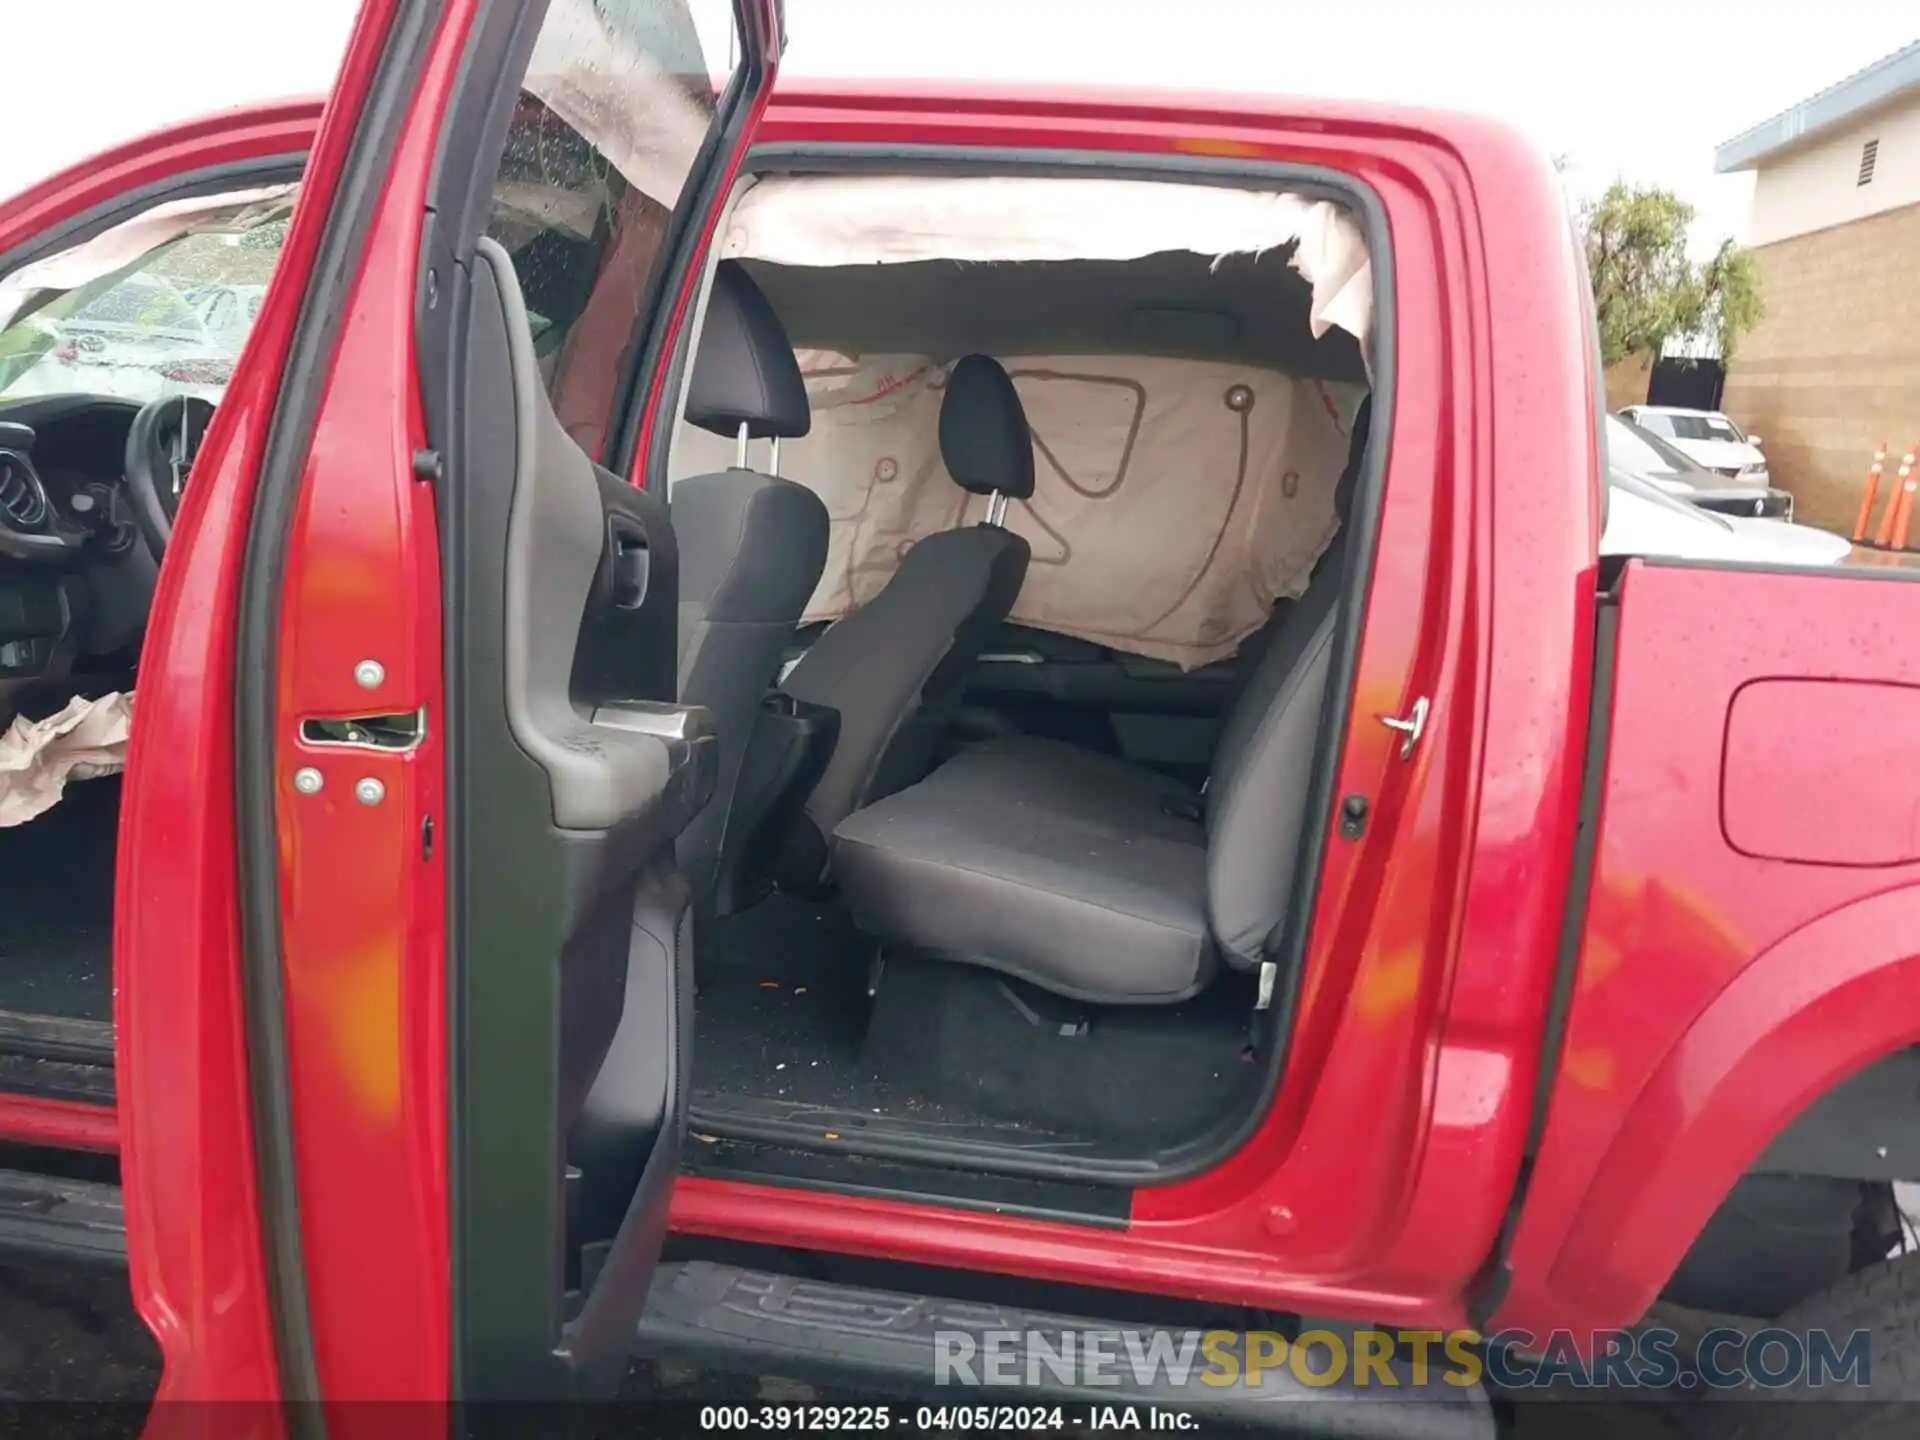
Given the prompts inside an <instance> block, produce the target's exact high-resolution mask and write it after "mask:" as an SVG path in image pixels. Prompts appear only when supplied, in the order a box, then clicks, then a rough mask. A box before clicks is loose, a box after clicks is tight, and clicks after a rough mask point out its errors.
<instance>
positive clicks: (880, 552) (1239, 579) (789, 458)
mask: <svg viewBox="0 0 1920 1440" xmlns="http://www.w3.org/2000/svg"><path fill="white" fill-rule="evenodd" d="M800 358H801V364H802V368H803V369H804V370H805V371H806V372H807V388H808V393H809V395H810V397H811V399H812V401H813V406H814V418H813V429H812V432H811V433H810V434H809V435H808V436H807V437H806V438H805V439H803V440H789V441H786V442H784V443H783V444H782V446H781V451H780V472H781V473H782V474H783V475H786V476H787V477H789V478H790V479H794V480H798V481H800V482H802V483H803V484H805V485H807V486H808V487H809V488H811V489H813V490H814V491H815V492H816V493H818V494H819V495H820V497H821V498H822V499H823V500H824V501H825V502H826V505H827V510H828V514H829V516H830V517H831V520H832V528H831V531H830V537H831V538H830V541H829V546H828V552H827V567H826V572H825V574H824V576H823V578H822V580H821V583H820V587H819V589H818V590H817V591H816V592H815V593H814V596H813V600H812V602H811V603H810V604H809V605H808V607H807V612H806V618H807V619H809V620H820V619H832V618H837V617H838V616H841V615H844V614H846V613H848V612H849V611H850V610H853V609H855V608H857V607H858V606H860V605H862V604H865V603H866V602H867V601H869V600H871V599H872V598H873V597H874V595H876V594H877V593H879V591H880V589H881V587H882V586H883V585H884V584H885V583H886V580H887V578H888V577H889V576H890V575H891V574H892V573H893V570H894V568H895V567H896V566H897V565H898V563H899V557H900V555H901V554H903V553H904V551H905V549H906V548H907V547H908V546H909V545H911V544H912V542H913V541H914V540H916V539H918V538H919V537H921V536H923V535H927V534H930V533H932V532H933V531H936V530H942V529H947V528H951V527H952V526H954V525H956V524H962V523H968V524H970V523H974V522H976V521H978V520H979V519H980V518H981V517H982V516H983V515H984V514H985V512H986V504H987V502H986V500H985V499H984V498H982V497H978V496H970V495H968V494H967V493H966V492H965V491H963V490H961V489H960V488H959V487H958V486H956V485H955V484H954V483H953V482H952V480H951V479H950V478H949V477H948V475H947V473H946V468H945V466H943V465H942V464H941V462H940V453H939V439H938V424H939V413H940V399H941V391H942V387H943V386H944V384H945V379H946V369H947V367H946V366H944V365H941V364H939V363H936V362H934V361H931V360H927V359H924V358H921V357H915V356H866V357H861V358H859V359H858V360H854V359H849V358H848V357H845V356H839V355H831V354H825V353H821V352H811V353H808V352H802V354H801V357H800ZM1005 363H1006V364H1007V366H1008V369H1009V370H1010V372H1011V373H1012V375H1013V377H1014V383H1015V385H1016V386H1017V387H1018V388H1019V391H1020V398H1021V401H1022V403H1023V404H1024V405H1025V406H1026V410H1027V418H1028V422H1029V424H1030V425H1031V427H1032V430H1033V435H1034V450H1035V454H1034V463H1035V487H1034V496H1033V499H1032V500H1031V501H1029V502H1024V503H1023V502H1017V501H1016V502H1014V503H1012V504H1010V505H1009V506H1008V511H1007V525H1008V526H1009V528H1011V529H1013V530H1015V531H1017V532H1018V533H1019V534H1021V535H1023V536H1025V537H1026V539H1027V540H1028V542H1029V543H1030V544H1031V545H1032V547H1033V563H1032V565H1031V566H1030V568H1029V569H1028V571H1027V579H1026V584H1025V586H1024V587H1023V588H1022V590H1021V592H1020V598H1019V600H1018V602H1017V603H1016V604H1015V605H1014V608H1013V619H1014V620H1015V621H1018V622H1019V623H1021V624H1026V625H1032V626H1037V627H1039V628H1041V629H1045V630H1052V631H1056V632H1058V633H1060V634H1064V635H1072V636H1077V637H1079V638H1081V639H1084V640H1090V641H1093V642H1094V643H1096V644H1101V645H1107V646H1111V647H1113V648H1115V649H1119V650H1124V651H1128V652H1131V653H1134V654H1139V655H1145V656H1150V657H1153V658H1156V659H1162V660H1168V661H1171V662H1173V663H1174V664H1177V665H1179V666H1181V667H1182V668H1185V669H1192V668H1195V667H1197V666H1200V665H1205V664H1207V663H1209V662H1211V661H1214V660H1218V659H1222V658H1224V657H1226V656H1228V655H1231V654H1232V653H1233V652H1234V651H1235V649H1237V648H1238V646H1239V644H1240V642H1241V641H1242V640H1243V639H1245V638H1246V637H1247V636H1248V635H1250V634H1251V633H1253V631H1255V630H1256V629H1258V628H1259V627H1260V626H1261V624H1263V623H1264V622H1265V620H1266V618H1267V615H1268V613H1269V611H1270V610H1271V608H1272V606H1273V603H1274V601H1275V600H1277V599H1279V598H1281V597H1283V596H1288V597H1290V596H1295V595H1298V594H1299V593H1300V591H1301V590H1303V589H1304V588H1305V586H1306V582H1307V577H1308V574H1309V572H1310V570H1311V568H1312V565H1313V562H1314V561H1315V560H1316V559H1318V558H1319V556H1320V554H1321V552H1322V551H1323V550H1325V549H1326V547H1327V544H1328V543H1329V542H1330V541H1331V540H1332V538H1333V533H1334V529H1335V525H1334V519H1333V488H1334V484H1335V482H1336V481H1337V480H1338V478H1339V475H1340V471H1341V469H1342V468H1343V467H1344V465H1345V464H1346V457H1347V439H1346V436H1347V428H1348V425H1349V423H1350V421H1351V417H1352V415H1353V412H1354V410H1355V409H1356V408H1357V407H1358V405H1359V400H1360V396H1361V394H1362V393H1363V392H1362V391H1361V390H1360V389H1359V388H1358V387H1352V386H1338V385H1328V384H1324V383H1322V382H1319V381H1303V380H1296V379H1293V378H1291V377H1289V376H1285V375H1280V374H1277V373H1275V372H1273V371H1270V370H1261V369H1257V368H1254V367H1251V366H1242V365H1218V364H1207V363H1202V362H1195V361H1183V360H1163V359H1147V358H1138V357H1126V356H1112V355H1102V356H1070V355H1068V356H1019V357H1010V358H1008V359H1007V360H1006V362H1005ZM1242 387H1243V388H1244V391H1245V393H1246V396H1247V397H1249V398H1250V399H1251V404H1250V405H1248V406H1246V407H1245V408H1244V409H1240V410H1236V409H1234V408H1232V407H1230V405H1229V403H1228V398H1227V397H1228V396H1229V394H1230V393H1236V392H1237V390H1238V389H1240V388H1242ZM1243 447H1244V448H1243ZM733 455H734V445H733V442H731V441H729V440H725V439H722V438H720V437H717V436H713V435H708V434H706V433H705V432H703V431H699V430H694V429H691V428H686V427H683V428H682V432H681V435H680V436H679V443H678V445H677V446H676V452H675V471H676V473H678V474H681V475H692V474H700V473H703V472H706V471H711V470H720V469H724V468H726V466H728V465H729V464H731V463H732V462H733ZM753 458H754V463H756V464H758V465H764V464H765V463H766V461H765V447H764V446H757V447H756V453H755V455H754V457H753Z"/></svg>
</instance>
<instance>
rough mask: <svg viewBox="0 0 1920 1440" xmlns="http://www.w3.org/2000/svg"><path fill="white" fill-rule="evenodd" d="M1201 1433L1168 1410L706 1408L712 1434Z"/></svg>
mask: <svg viewBox="0 0 1920 1440" xmlns="http://www.w3.org/2000/svg"><path fill="white" fill-rule="evenodd" d="M1069 1427H1072V1428H1073V1429H1075V1430H1141V1431H1147V1430H1157V1431H1161V1432H1163V1433H1190V1432H1195V1431H1198V1429H1199V1428H1200V1422H1199V1419H1198V1417H1196V1416H1194V1415H1191V1414H1189V1413H1187V1412H1186V1411H1184V1410H1180V1409H1177V1408H1174V1407H1171V1406H1164V1405H1087V1406H1071V1407H1069V1406H1061V1405H912V1406H909V1405H888V1404H884V1403H883V1404H874V1405H703V1406H701V1407H700V1428H701V1430H703V1431H709V1432H725V1431H734V1432H743V1433H744V1432H761V1433H781V1432H792V1431H835V1432H845V1433H859V1432H862V1431H883V1430H889V1431H899V1432H901V1433H902V1434H907V1435H914V1434H920V1435H942V1434H949V1433H953V1432H972V1433H988V1434H991V1433H996V1432H1013V1433H1028V1432H1032V1431H1042V1430H1066V1429H1067V1428H1069Z"/></svg>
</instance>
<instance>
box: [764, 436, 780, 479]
mask: <svg viewBox="0 0 1920 1440" xmlns="http://www.w3.org/2000/svg"><path fill="white" fill-rule="evenodd" d="M767 443H768V445H769V446H770V447H771V448H770V449H769V450H768V452H767V474H769V475H771V476H773V477H774V478H775V479H778V478H779V476H780V437H779V436H778V435H776V436H774V437H773V438H772V439H771V440H769V441H768V442H767Z"/></svg>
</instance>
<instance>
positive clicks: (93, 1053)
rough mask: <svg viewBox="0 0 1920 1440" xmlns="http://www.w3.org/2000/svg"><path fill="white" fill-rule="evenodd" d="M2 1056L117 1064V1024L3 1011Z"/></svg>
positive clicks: (0, 1018) (0, 1021) (0, 1023)
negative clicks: (115, 1052) (115, 1027)
mask: <svg viewBox="0 0 1920 1440" xmlns="http://www.w3.org/2000/svg"><path fill="white" fill-rule="evenodd" d="M0 1053H5V1054H7V1055H24V1056H29V1057H31V1058H33V1059H37V1060H71V1061H77V1062H79V1063H80V1064H84V1065H104V1066H107V1067H108V1068H111V1067H112V1065H113V1023H112V1022H111V1021H108V1020H82V1019H76V1018H74V1017H72V1016H69V1015H39V1014H30V1013H28V1012H27V1011H24V1010H0Z"/></svg>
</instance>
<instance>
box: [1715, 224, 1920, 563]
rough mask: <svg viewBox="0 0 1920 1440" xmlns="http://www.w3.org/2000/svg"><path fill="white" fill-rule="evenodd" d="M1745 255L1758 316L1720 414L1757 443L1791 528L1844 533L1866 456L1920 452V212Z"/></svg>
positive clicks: (1857, 504)
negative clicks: (1752, 269)
mask: <svg viewBox="0 0 1920 1440" xmlns="http://www.w3.org/2000/svg"><path fill="white" fill-rule="evenodd" d="M1754 255H1755V257H1756V258H1757V259H1758V261H1759V265H1760V274H1761V280H1762V284H1763V285H1764V287H1765V288H1764V291H1763V294H1764V295H1765V298H1766V303H1767V317H1766V319H1765V320H1763V321H1761V322H1760V324H1759V325H1758V326H1757V327H1756V328H1755V330H1754V332H1753V333H1752V334H1751V335H1749V336H1747V337H1746V339H1744V340H1743V341H1741V343H1740V348H1739V350H1738V352H1737V353H1736V354H1735V356H1734V360H1733V364H1732V366H1731V367H1730V368H1729V370H1728V372H1727V389H1726V399H1725V402H1724V406H1723V408H1724V409H1725V410H1726V412H1727V413H1728V414H1729V415H1731V416H1732V417H1733V418H1734V420H1735V421H1737V422H1738V423H1740V424H1741V425H1743V426H1746V427H1747V428H1749V429H1751V430H1755V431H1757V432H1759V435H1760V437H1761V440H1762V442H1763V447H1762V448H1764V449H1765V451H1766V454H1767V462H1768V467H1769V469H1770V470H1771V471H1772V473H1773V482H1774V484H1776V485H1779V486H1782V487H1784V488H1785V489H1788V490H1791V491H1792V492H1793V494H1794V503H1795V509H1796V512H1797V513H1798V515H1799V517H1800V518H1801V519H1802V520H1806V521H1809V522H1811V523H1813V524H1816V525H1824V526H1826V527H1827V528H1829V529H1834V530H1841V531H1847V530H1851V528H1852V526H1853V522H1854V517H1855V515H1856V514H1857V513H1858V511H1859V508H1860V492H1861V489H1862V487H1863V482H1864V480H1865V478H1866V473H1867V463H1868V461H1869V460H1870V459H1871V457H1872V454H1873V449H1874V447H1875V445H1876V444H1878V443H1879V442H1880V441H1883V440H1884V441H1887V442H1889V444H1890V445H1891V446H1892V447H1893V448H1894V450H1895V453H1896V454H1897V453H1898V451H1899V450H1901V449H1904V448H1905V447H1906V446H1909V445H1911V444H1913V443H1914V442H1915V441H1920V205H1909V206H1907V207H1906V208H1904V209H1900V210H1889V211H1886V212H1885V213H1883V214H1879V215H1872V216H1869V217H1867V218H1866V219H1864V220H1856V221H1853V222H1852V223H1850V224H1846V225H1837V226H1834V227H1833V228H1832V229H1828V230H1818V231H1815V232H1813V233H1812V234H1808V235H1797V236H1794V237H1793V238H1792V239H1789V240H1782V241H1779V242H1777V243H1776V244H1772V245H1764V246H1761V247H1760V248H1759V249H1757V250H1755V251H1754ZM1889 470H1891V464H1890V465H1889ZM1882 493H1883V494H1884V493H1885V492H1884V490H1883V492H1882Z"/></svg>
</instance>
